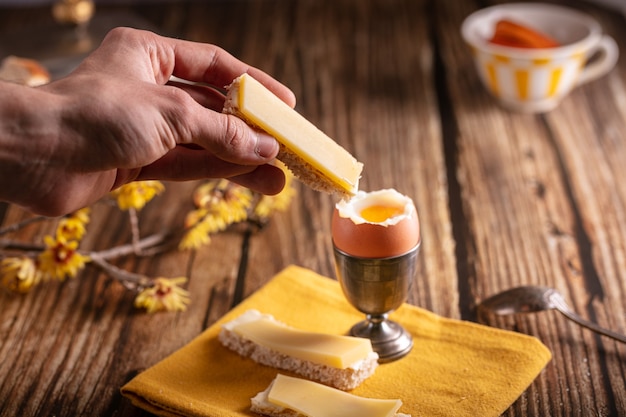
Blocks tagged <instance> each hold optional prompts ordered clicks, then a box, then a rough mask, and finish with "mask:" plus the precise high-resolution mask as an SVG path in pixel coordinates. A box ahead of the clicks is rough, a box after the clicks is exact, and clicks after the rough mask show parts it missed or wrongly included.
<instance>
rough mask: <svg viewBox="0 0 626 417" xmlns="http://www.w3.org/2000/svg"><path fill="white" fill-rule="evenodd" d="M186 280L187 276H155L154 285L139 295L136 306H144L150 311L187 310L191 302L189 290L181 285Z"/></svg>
mask: <svg viewBox="0 0 626 417" xmlns="http://www.w3.org/2000/svg"><path fill="white" fill-rule="evenodd" d="M185 282H187V278H186V277H178V278H155V279H154V285H153V286H151V287H148V288H146V289H144V290H143V291H141V292H140V293H139V295H137V297H136V298H135V307H137V308H144V309H146V311H147V312H148V313H156V312H158V311H185V310H186V309H187V306H188V305H189V303H190V302H191V299H190V298H189V292H188V291H187V290H185V289H183V288H181V287H180V286H179V285H180V284H184V283H185Z"/></svg>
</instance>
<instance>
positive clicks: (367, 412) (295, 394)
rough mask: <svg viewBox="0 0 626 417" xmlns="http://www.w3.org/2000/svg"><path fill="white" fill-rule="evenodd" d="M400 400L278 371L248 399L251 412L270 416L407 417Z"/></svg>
mask: <svg viewBox="0 0 626 417" xmlns="http://www.w3.org/2000/svg"><path fill="white" fill-rule="evenodd" d="M401 406H402V401H401V400H380V399H374V398H363V397H358V396H356V395H352V394H349V393H347V392H343V391H340V390H338V389H335V388H331V387H327V386H325V385H321V384H318V383H315V382H312V381H307V380H304V379H300V378H293V377H289V376H285V375H281V374H278V375H277V376H276V379H274V381H272V383H271V384H270V386H269V387H267V389H266V390H265V391H262V392H259V393H258V394H257V395H256V396H255V397H253V398H252V399H251V407H250V410H251V411H252V412H255V413H258V414H262V415H265V416H270V417H346V416H355V417H356V416H358V417H411V416H410V415H408V414H400V413H398V412H397V411H398V409H400V407H401Z"/></svg>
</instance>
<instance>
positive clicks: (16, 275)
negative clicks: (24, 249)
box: [0, 256, 42, 293]
mask: <svg viewBox="0 0 626 417" xmlns="http://www.w3.org/2000/svg"><path fill="white" fill-rule="evenodd" d="M0 275H1V276H2V285H3V286H4V287H6V288H8V289H10V290H11V291H15V292H21V293H26V292H28V291H30V289H31V288H32V287H34V286H35V285H37V284H39V283H40V282H41V281H42V274H41V271H39V269H38V268H37V265H36V263H35V261H34V260H33V259H31V258H28V257H26V256H22V257H12V258H6V259H3V260H2V263H0Z"/></svg>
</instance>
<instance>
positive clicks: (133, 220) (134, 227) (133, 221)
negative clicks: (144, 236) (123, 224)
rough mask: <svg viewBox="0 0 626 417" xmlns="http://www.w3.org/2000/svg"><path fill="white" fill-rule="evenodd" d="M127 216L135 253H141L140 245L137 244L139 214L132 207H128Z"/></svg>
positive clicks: (138, 237)
mask: <svg viewBox="0 0 626 417" xmlns="http://www.w3.org/2000/svg"><path fill="white" fill-rule="evenodd" d="M128 217H129V219H130V232H131V239H132V243H133V248H134V250H135V255H138V256H139V255H141V247H140V246H139V239H140V232H139V216H138V215H137V210H136V209H135V208H134V207H131V208H130V209H128Z"/></svg>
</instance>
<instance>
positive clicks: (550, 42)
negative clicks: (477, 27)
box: [489, 19, 560, 48]
mask: <svg viewBox="0 0 626 417" xmlns="http://www.w3.org/2000/svg"><path fill="white" fill-rule="evenodd" d="M489 42H491V43H494V44H497V45H503V46H512V47H516V48H554V47H557V46H560V44H559V43H558V42H557V41H556V40H554V39H553V38H551V37H550V36H548V35H546V34H545V33H541V32H539V31H536V30H534V29H531V28H529V27H528V26H525V25H521V24H519V23H516V22H513V21H511V20H508V19H502V20H500V21H498V22H497V23H496V30H495V32H494V34H493V37H492V38H491V39H490V40H489Z"/></svg>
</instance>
